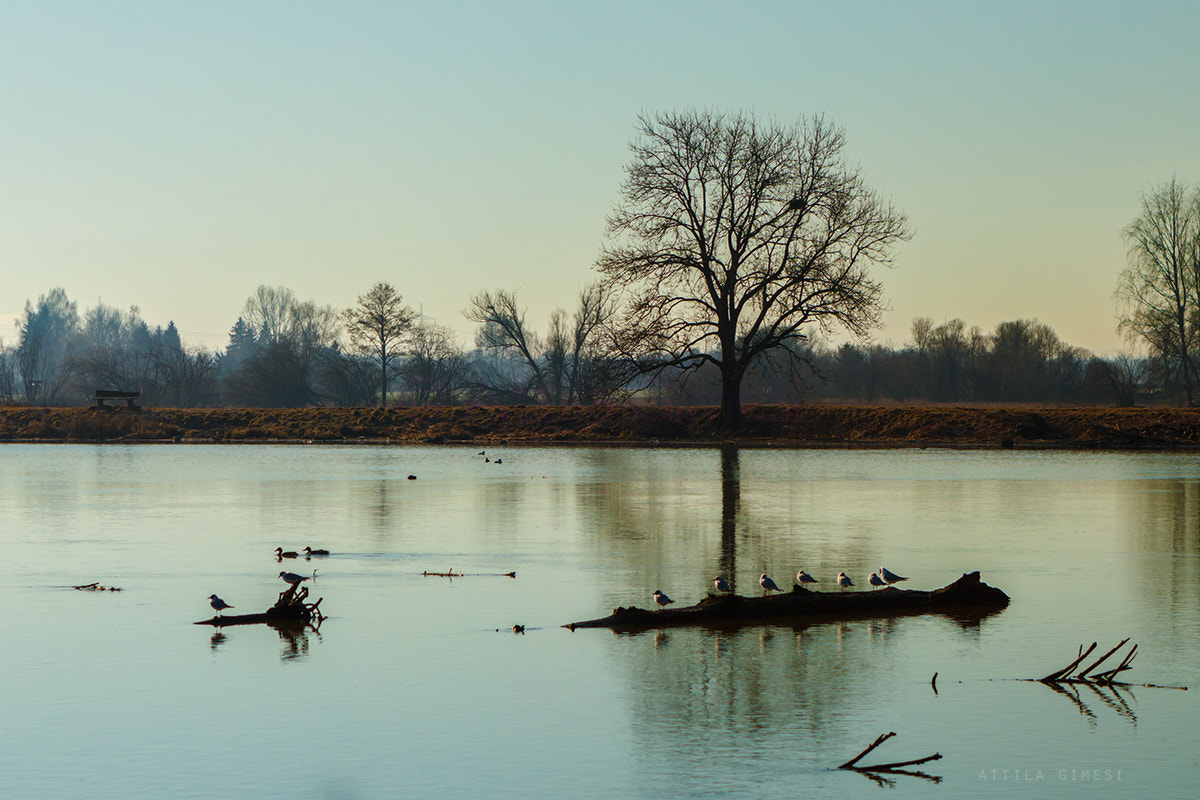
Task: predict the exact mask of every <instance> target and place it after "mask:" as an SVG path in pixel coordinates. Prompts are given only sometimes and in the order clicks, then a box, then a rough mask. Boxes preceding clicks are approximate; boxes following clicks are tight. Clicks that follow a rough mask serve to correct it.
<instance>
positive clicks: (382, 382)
mask: <svg viewBox="0 0 1200 800" xmlns="http://www.w3.org/2000/svg"><path fill="white" fill-rule="evenodd" d="M380 355H381V357H380V370H379V407H380V408H387V358H386V357H385V356H386V353H384V354H380Z"/></svg>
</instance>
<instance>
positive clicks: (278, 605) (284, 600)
mask: <svg viewBox="0 0 1200 800" xmlns="http://www.w3.org/2000/svg"><path fill="white" fill-rule="evenodd" d="M307 599H308V588H307V587H304V588H301V587H300V584H298V583H293V584H291V585H290V586H289V587H288V588H287V589H285V590H284V591H283V592H281V593H280V594H279V599H278V600H276V601H275V605H273V606H271V607H270V608H268V609H267V610H266V611H264V612H263V613H261V614H233V615H231V616H221V615H217V616H215V617H213V618H212V619H202V620H200V621H199V622H196V623H194V624H196V625H212V626H213V627H214V628H224V627H227V626H230V625H262V624H266V625H271V626H274V627H296V626H301V625H308V624H312V623H320V622H321V621H322V620H323V619H325V615H324V614H322V613H321V600H324V599H325V598H323V597H322V598H319V599H318V600H317V602H315V603H306V602H305V600H307Z"/></svg>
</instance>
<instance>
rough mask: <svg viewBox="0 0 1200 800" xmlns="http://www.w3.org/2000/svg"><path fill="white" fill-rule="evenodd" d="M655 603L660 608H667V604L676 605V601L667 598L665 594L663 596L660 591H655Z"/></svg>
mask: <svg viewBox="0 0 1200 800" xmlns="http://www.w3.org/2000/svg"><path fill="white" fill-rule="evenodd" d="M654 602H656V603H658V604H659V605H660V606H662V607H664V608H665V607H666V605H667V603H674V602H675V601H674V600H672V599H671V598H669V597H667V596H666V595H665V594H663V593H662V592H661V591H659V590H658V589H655V590H654Z"/></svg>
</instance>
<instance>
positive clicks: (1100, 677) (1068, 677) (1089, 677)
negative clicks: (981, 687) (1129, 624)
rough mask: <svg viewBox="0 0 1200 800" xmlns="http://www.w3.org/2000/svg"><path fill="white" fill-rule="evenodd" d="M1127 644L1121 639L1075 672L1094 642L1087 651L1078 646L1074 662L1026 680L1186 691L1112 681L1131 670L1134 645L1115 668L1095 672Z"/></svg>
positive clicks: (1135, 646) (1050, 683) (1154, 685)
mask: <svg viewBox="0 0 1200 800" xmlns="http://www.w3.org/2000/svg"><path fill="white" fill-rule="evenodd" d="M1128 642H1129V637H1126V638H1124V639H1122V640H1121V641H1119V642H1117V645H1116V647H1113V648H1112V649H1111V650H1109V651H1108V652H1107V653H1105V654H1104V655H1102V656H1100V658H1098V659H1096V660H1095V661H1093V662H1092V663H1091V664H1089V665H1088V666H1086V667H1084V668H1083V669H1081V670H1079V671H1078V672H1075V669H1076V668H1077V667H1078V666H1079V665H1080V664H1082V663H1083V660H1084V659H1085V658H1087V657H1088V656H1089V655H1091V653H1092V651H1093V650H1095V649H1096V643H1095V642H1092V645H1091V647H1089V648H1088V649H1087V650H1084V649H1083V645H1080V646H1079V655H1078V657H1076V659H1075V660H1074V661H1072V662H1071V663H1070V664H1067V665H1066V666H1065V667H1063V668H1062V669H1056V670H1055V671H1054V672H1051V673H1050V674H1049V675H1047V676H1045V677H1044V678H1035V679H1027V680H1036V681H1038V682H1039V683H1044V684H1047V685H1051V686H1053V685H1055V684H1062V683H1083V684H1088V685H1101V686H1134V685H1138V686H1144V687H1146V688H1147V689H1181V690H1183V691H1187V687H1186V686H1160V685H1158V684H1154V683H1142V684H1132V683H1122V682H1120V681H1115V680H1113V678H1115V677H1116V676H1117V675H1120V674H1121V673H1122V672H1125V671H1126V670H1129V669H1132V667H1130V666H1129V665H1130V664H1131V663H1132V662H1133V658H1134V656H1136V655H1137V649H1138V646H1137V645H1136V644H1135V645H1134V646H1133V647H1131V648H1129V651H1128V652H1127V653H1125V655H1124V657H1123V658H1122V659H1121V661H1120V663H1119V664H1117V666H1115V667H1113V668H1112V669H1105V670H1100V671H1097V669H1098V668H1099V667H1100V665H1101V664H1103V663H1104V662H1105V661H1107V660H1108V659H1109V658H1111V657H1112V655H1113V654H1114V653H1116V652H1117V651H1118V650H1120V649H1121V648H1122V647H1124V646H1125V645H1126V644H1127V643H1128ZM1072 673H1075V674H1074V675H1072Z"/></svg>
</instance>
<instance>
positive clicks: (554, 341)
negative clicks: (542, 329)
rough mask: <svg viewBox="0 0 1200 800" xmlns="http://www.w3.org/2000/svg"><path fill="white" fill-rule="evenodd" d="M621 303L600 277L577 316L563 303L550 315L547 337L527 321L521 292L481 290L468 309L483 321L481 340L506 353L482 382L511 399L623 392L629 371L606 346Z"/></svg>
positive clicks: (566, 399) (569, 399)
mask: <svg viewBox="0 0 1200 800" xmlns="http://www.w3.org/2000/svg"><path fill="white" fill-rule="evenodd" d="M615 309H616V306H615V304H614V302H613V297H612V292H611V290H609V289H607V288H606V287H605V286H604V285H603V284H599V283H597V284H592V285H590V286H587V287H586V288H584V289H583V290H582V291H581V292H580V293H579V304H578V306H577V307H576V309H575V313H574V314H573V315H572V316H570V317H568V316H567V313H566V312H565V311H563V310H562V309H558V310H555V311H554V312H553V313H552V314H551V315H550V327H549V332H548V333H547V334H546V336H545V338H544V339H543V338H541V337H539V336H538V335H537V334H536V333H535V332H534V331H532V330H530V329H529V328H528V327H527V326H526V324H525V312H524V310H523V309H521V308H520V307H519V306H518V304H517V297H516V294H515V293H513V292H506V291H502V290H501V291H496V292H481V293H479V294H477V295H476V296H475V297H473V298H472V299H471V308H469V309H468V310H467V311H466V312H464V313H465V315H466V317H467V319H470V320H472V321H474V322H478V323H480V326H481V327H480V330H479V335H478V337H477V341H476V344H477V346H478V347H479V348H480V349H483V350H489V351H491V352H492V353H493V354H495V355H497V356H499V357H500V362H499V363H498V364H495V365H493V367H495V368H494V369H492V370H491V371H490V372H486V373H483V374H481V375H480V376H479V377H480V378H481V379H482V380H484V381H485V382H486V383H487V384H488V385H487V386H481V387H480V388H481V389H483V390H484V391H485V392H486V393H487V394H490V395H493V396H498V397H504V398H507V399H509V400H510V402H511V401H513V400H516V401H519V402H542V403H552V404H555V405H560V404H567V405H570V404H573V403H596V402H602V401H604V400H607V399H609V398H611V397H613V396H616V395H618V394H619V393H620V391H621V390H622V389H623V387H624V385H625V383H626V382H627V380H628V378H629V374H628V371H627V370H622V369H621V364H622V362H621V361H620V359H618V358H616V356H615V354H614V353H613V352H612V350H611V348H609V347H607V346H606V342H607V338H606V336H605V333H606V329H607V326H608V325H609V324H610V323H611V321H612V318H613V315H614V313H615ZM506 362H507V363H506ZM517 367H519V368H517Z"/></svg>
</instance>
